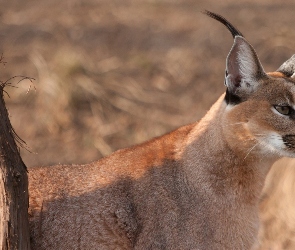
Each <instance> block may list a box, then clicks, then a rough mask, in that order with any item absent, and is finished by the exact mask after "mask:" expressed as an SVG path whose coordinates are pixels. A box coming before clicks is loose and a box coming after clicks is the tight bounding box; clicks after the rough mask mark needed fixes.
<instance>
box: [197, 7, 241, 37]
mask: <svg viewBox="0 0 295 250" xmlns="http://www.w3.org/2000/svg"><path fill="white" fill-rule="evenodd" d="M202 13H203V14H205V15H207V16H209V17H212V18H213V19H215V20H217V21H219V22H221V23H222V24H223V25H225V26H226V27H227V28H228V30H229V31H230V33H231V34H232V36H233V38H235V37H236V36H241V37H244V36H243V34H242V33H241V32H240V31H239V30H238V29H237V28H235V27H234V26H233V25H232V24H231V23H230V22H229V21H227V20H226V19H225V18H224V17H223V16H221V15H219V14H216V13H213V12H211V11H209V10H204V11H202Z"/></svg>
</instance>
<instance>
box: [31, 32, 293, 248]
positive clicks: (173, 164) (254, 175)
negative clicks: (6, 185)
mask: <svg viewBox="0 0 295 250" xmlns="http://www.w3.org/2000/svg"><path fill="white" fill-rule="evenodd" d="M245 53H246V54H247V55H245ZM248 53H250V55H249V54H248ZM232 58H233V59H232ZM236 58H238V59H239V61H238V65H237V67H238V69H236V68H234V67H236V66H235V65H234V64H232V63H231V61H230V60H233V62H234V63H236V62H237V61H236ZM250 60H251V61H250ZM227 64H228V65H227V70H228V71H229V72H227V78H226V84H227V88H228V91H231V89H235V88H239V89H238V90H237V91H235V92H232V93H231V96H230V97H228V95H229V93H227V94H226V95H227V96H226V95H225V94H223V95H222V96H221V97H220V98H219V99H218V100H217V102H216V103H215V104H214V105H213V106H212V108H211V109H210V110H209V112H208V113H207V114H206V115H205V117H204V118H203V119H201V121H200V122H198V123H194V124H191V125H187V126H184V127H181V128H179V129H177V130H175V131H173V132H171V133H169V134H166V135H164V136H161V137H158V138H155V139H153V140H151V141H148V142H146V143H144V144H141V145H138V146H134V147H131V148H128V149H123V150H119V151H117V152H115V153H113V154H112V155H110V156H108V157H106V158H103V159H101V160H100V161H97V162H94V163H91V164H87V165H72V166H63V165H56V166H51V167H38V168H31V169H30V170H29V193H30V208H29V214H30V227H31V228H30V230H31V236H32V249H38V250H42V249H44V250H45V249H46V250H51V249H52V250H53V249H54V250H58V249H61V250H62V249H83V250H84V249H85V250H86V249H100V250H103V249H169V250H170V249H171V250H172V249H182V250H186V249H187V250H189V249H204V250H208V249H210V250H214V249H216V250H217V249H218V250H220V249H226V250H230V249H233V250H236V249H239V250H241V249H251V248H252V247H254V246H255V244H256V243H257V242H256V239H257V232H258V228H259V220H258V203H259V197H260V194H261V190H262V188H263V184H264V180H265V178H266V175H267V173H268V171H269V169H270V167H271V165H272V164H273V163H274V162H275V161H276V160H277V159H279V158H280V157H281V156H293V155H294V152H295V150H293V151H294V152H293V151H292V149H290V147H289V146H288V148H286V147H285V146H284V145H285V144H284V143H283V139H282V138H283V137H284V136H285V137H286V135H292V134H295V126H294V124H295V122H294V119H293V118H292V119H291V118H290V119H289V118H288V119H287V118H286V117H285V116H284V115H282V114H280V113H278V112H277V111H276V110H275V109H274V107H275V106H274V105H281V104H283V103H285V102H287V101H288V102H289V104H290V105H294V100H295V88H294V86H295V85H294V84H295V82H294V81H293V80H292V79H291V78H287V77H284V75H282V74H281V73H272V74H269V75H267V74H266V73H263V72H262V70H263V69H262V66H261V65H260V63H259V60H258V58H257V56H256V54H255V51H254V50H253V49H252V47H251V46H250V45H249V44H248V43H247V42H246V40H245V39H243V38H242V37H239V36H238V37H237V38H235V44H234V46H233V49H232V50H231V52H230V55H229V57H228V62H227ZM232 68H234V69H232ZM248 71H249V72H250V73H249V74H247V72H248ZM237 73H238V74H240V76H241V79H242V81H241V83H240V85H238V84H236V83H235V80H236V79H237V78H235V74H237ZM255 76H257V77H256V78H255ZM243 79H244V82H243ZM230 84H233V85H230ZM251 84H253V87H251V88H250V87H249V85H251ZM254 85H255V86H254ZM235 94H237V95H239V96H238V97H239V98H237V97H236V96H234V95H235ZM285 137H284V138H285ZM286 138H287V139H288V140H290V141H288V142H287V143H289V144H292V145H293V144H295V142H294V140H293V139H292V138H289V137H288V136H287V137H286ZM286 138H285V139H284V140H287V139H286ZM291 148H292V147H291Z"/></svg>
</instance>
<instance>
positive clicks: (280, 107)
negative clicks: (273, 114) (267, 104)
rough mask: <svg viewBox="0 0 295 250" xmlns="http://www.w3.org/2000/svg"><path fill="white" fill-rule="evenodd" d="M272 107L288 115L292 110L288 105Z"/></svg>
mask: <svg viewBox="0 0 295 250" xmlns="http://www.w3.org/2000/svg"><path fill="white" fill-rule="evenodd" d="M274 108H275V109H276V110H277V111H278V112H279V113H281V114H282V115H290V114H291V111H292V108H291V107H290V106H283V105H275V106H274Z"/></svg>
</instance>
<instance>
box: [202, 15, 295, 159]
mask: <svg viewBox="0 0 295 250" xmlns="http://www.w3.org/2000/svg"><path fill="white" fill-rule="evenodd" d="M206 14H207V15H209V16H211V17H213V18H214V19H216V20H218V21H220V22H222V23H223V24H224V25H226V26H227V27H228V29H229V30H230V31H231V33H232V35H233V37H234V44H233V46H232V48H231V50H230V52H229V55H228V57H227V60H226V73H225V74H226V75H225V85H226V87H227V90H226V95H225V104H226V108H225V111H224V113H223V115H222V127H223V133H224V137H225V138H226V140H227V141H228V143H229V145H230V146H231V147H232V148H233V149H234V150H238V151H241V152H243V153H244V154H245V157H247V156H248V155H249V156H250V155H253V154H263V155H264V156H270V157H282V156H287V157H295V55H293V56H292V57H291V58H290V59H289V60H288V61H286V62H285V63H284V64H283V65H282V66H281V67H279V69H278V70H277V71H275V72H272V73H265V71H264V69H263V67H262V65H261V63H260V61H259V59H258V56H257V54H256V52H255V50H254V49H253V47H252V46H251V45H250V44H249V42H247V40H246V39H245V38H244V37H243V35H242V34H241V33H240V32H239V31H238V30H237V29H235V28H234V27H233V26H232V25H231V24H230V23H229V22H228V21H227V20H225V19H224V18H223V17H221V16H219V15H217V14H214V13H212V12H208V11H207V12H206Z"/></svg>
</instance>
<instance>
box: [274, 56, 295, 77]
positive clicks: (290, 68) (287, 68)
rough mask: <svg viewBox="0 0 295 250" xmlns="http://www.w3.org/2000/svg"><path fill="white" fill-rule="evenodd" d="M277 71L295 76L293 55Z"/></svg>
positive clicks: (288, 75) (294, 58)
mask: <svg viewBox="0 0 295 250" xmlns="http://www.w3.org/2000/svg"><path fill="white" fill-rule="evenodd" d="M277 71H278V72H281V73H283V74H284V75H285V76H286V77H291V78H295V55H293V56H292V57H291V58H290V59H289V60H287V61H286V62H284V63H283V64H282V65H281V67H279V68H278V69H277Z"/></svg>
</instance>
